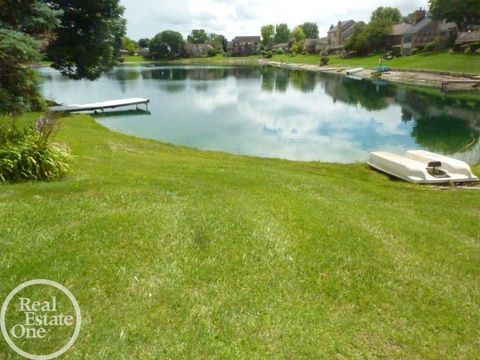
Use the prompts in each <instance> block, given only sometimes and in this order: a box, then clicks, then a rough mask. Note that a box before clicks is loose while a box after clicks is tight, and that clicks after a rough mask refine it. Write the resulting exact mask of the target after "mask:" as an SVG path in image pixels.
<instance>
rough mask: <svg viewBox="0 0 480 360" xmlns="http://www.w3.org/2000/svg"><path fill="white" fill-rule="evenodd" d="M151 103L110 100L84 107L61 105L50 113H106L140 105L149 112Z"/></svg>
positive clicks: (148, 101)
mask: <svg viewBox="0 0 480 360" xmlns="http://www.w3.org/2000/svg"><path fill="white" fill-rule="evenodd" d="M149 103H150V100H149V99H143V98H131V99H121V100H109V101H103V102H98V103H92V104H82V105H76V104H73V105H61V106H52V107H50V111H53V112H76V111H97V110H101V111H104V110H105V109H115V108H119V107H124V106H133V105H135V106H136V107H137V108H138V105H145V107H146V109H147V110H148V104H149Z"/></svg>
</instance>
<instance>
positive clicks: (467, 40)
mask: <svg viewBox="0 0 480 360" xmlns="http://www.w3.org/2000/svg"><path fill="white" fill-rule="evenodd" d="M455 45H457V46H460V47H469V46H473V47H474V48H480V30H477V31H469V32H461V33H459V34H458V37H457V40H456V41H455Z"/></svg>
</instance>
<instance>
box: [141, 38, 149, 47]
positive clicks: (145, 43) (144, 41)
mask: <svg viewBox="0 0 480 360" xmlns="http://www.w3.org/2000/svg"><path fill="white" fill-rule="evenodd" d="M138 47H139V48H142V49H144V48H148V47H150V39H147V38H145V39H140V40H138Z"/></svg>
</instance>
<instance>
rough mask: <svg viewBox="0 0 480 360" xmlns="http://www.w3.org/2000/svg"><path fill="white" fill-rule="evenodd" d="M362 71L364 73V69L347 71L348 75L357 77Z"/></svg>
mask: <svg viewBox="0 0 480 360" xmlns="http://www.w3.org/2000/svg"><path fill="white" fill-rule="evenodd" d="M362 71H363V68H362V67H359V68H353V69H348V70H347V75H355V74H356V73H359V72H362Z"/></svg>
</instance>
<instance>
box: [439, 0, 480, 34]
mask: <svg viewBox="0 0 480 360" xmlns="http://www.w3.org/2000/svg"><path fill="white" fill-rule="evenodd" d="M430 13H431V14H432V16H433V17H434V18H435V19H437V20H447V21H452V22H455V23H456V24H457V26H458V29H459V30H460V31H468V30H471V29H472V27H473V26H475V25H480V1H478V0H430Z"/></svg>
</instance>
